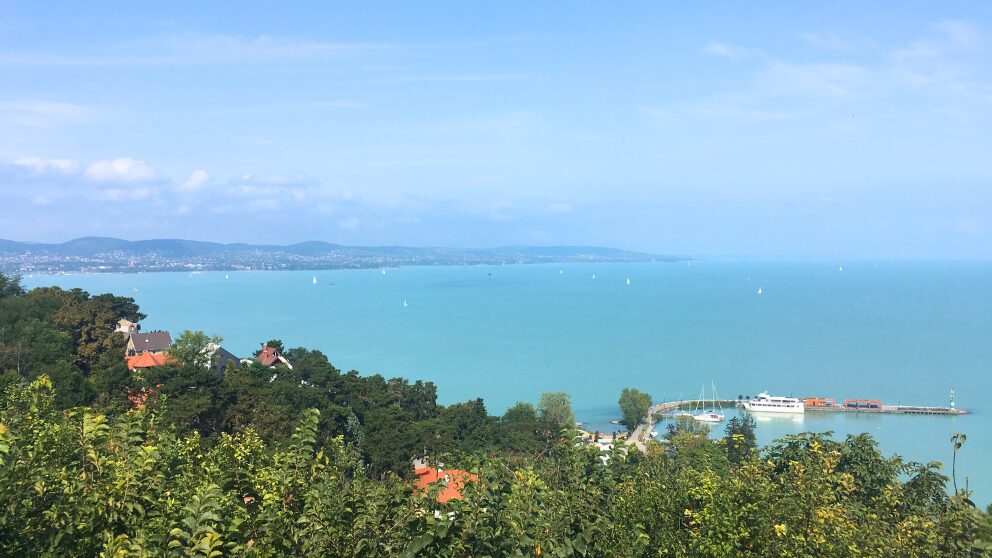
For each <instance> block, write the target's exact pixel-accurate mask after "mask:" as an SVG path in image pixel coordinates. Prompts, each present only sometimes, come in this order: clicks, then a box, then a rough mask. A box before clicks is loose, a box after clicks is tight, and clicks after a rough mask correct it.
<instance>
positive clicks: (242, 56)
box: [0, 33, 398, 67]
mask: <svg viewBox="0 0 992 558" xmlns="http://www.w3.org/2000/svg"><path fill="white" fill-rule="evenodd" d="M105 46H106V47H107V48H104V49H102V50H99V51H90V52H54V51H6V52H4V51H0V66H35V67H45V66H49V67H52V66H54V67H59V66H78V67H102V66H179V65H210V64H257V63H275V62H293V61H301V62H302V61H312V60H323V59H331V58H333V57H337V56H342V55H345V54H347V53H352V52H362V51H369V50H385V49H394V48H398V47H397V46H394V45H389V44H375V43H335V42H325V41H306V40H297V39H292V38H286V37H272V36H268V35H258V36H255V37H243V36H236V35H218V34H203V33H199V34H197V33H188V34H179V35H159V36H153V37H147V38H143V39H141V40H138V41H132V42H128V43H118V44H112V45H105ZM106 52H113V53H115V54H106ZM117 53H126V54H117Z"/></svg>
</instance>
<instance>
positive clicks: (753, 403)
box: [741, 392, 806, 414]
mask: <svg viewBox="0 0 992 558" xmlns="http://www.w3.org/2000/svg"><path fill="white" fill-rule="evenodd" d="M741 406H742V407H744V409H745V410H748V411H755V412H762V413H798V414H802V413H805V412H806V405H805V404H804V403H803V401H802V400H801V399H797V398H795V397H778V396H772V395H768V392H761V393H759V394H758V396H757V397H755V398H754V399H749V400H746V401H744V403H743V404H742V405H741Z"/></svg>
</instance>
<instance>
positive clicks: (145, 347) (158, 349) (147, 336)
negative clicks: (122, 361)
mask: <svg viewBox="0 0 992 558" xmlns="http://www.w3.org/2000/svg"><path fill="white" fill-rule="evenodd" d="M170 347H172V335H171V334H170V333H169V332H168V331H149V332H148V333H140V332H139V333H132V334H131V335H130V336H128V339H127V356H138V355H140V354H142V353H145V352H149V353H152V354H158V353H164V352H165V351H168V350H169V348H170Z"/></svg>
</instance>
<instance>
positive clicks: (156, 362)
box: [125, 351, 176, 370]
mask: <svg viewBox="0 0 992 558" xmlns="http://www.w3.org/2000/svg"><path fill="white" fill-rule="evenodd" d="M125 359H127V367H128V368H129V369H131V370H134V369H136V368H151V367H153V366H162V365H163V364H173V363H175V362H176V359H174V358H172V357H171V356H169V354H168V353H149V352H148V351H145V352H143V353H141V354H140V355H135V356H129V357H125Z"/></svg>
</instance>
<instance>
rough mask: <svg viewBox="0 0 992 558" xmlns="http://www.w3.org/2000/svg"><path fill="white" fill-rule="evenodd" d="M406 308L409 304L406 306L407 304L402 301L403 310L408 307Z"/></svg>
mask: <svg viewBox="0 0 992 558" xmlns="http://www.w3.org/2000/svg"><path fill="white" fill-rule="evenodd" d="M408 306H410V305H409V304H407V303H406V301H405V300H404V301H403V308H406V307H408Z"/></svg>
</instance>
